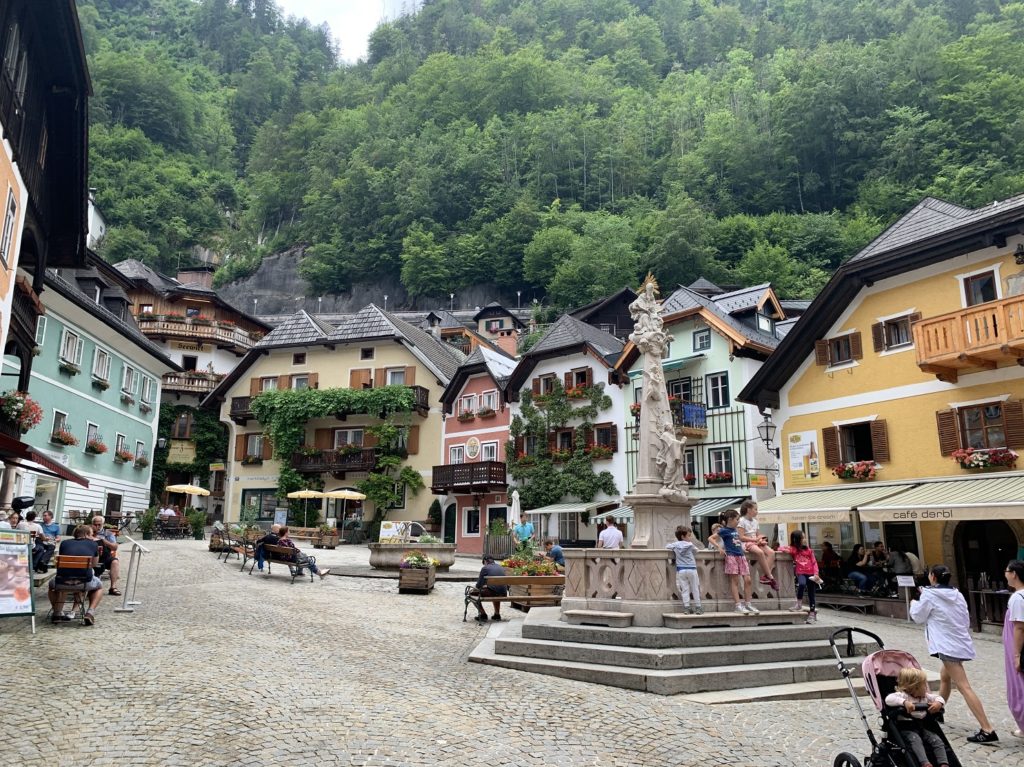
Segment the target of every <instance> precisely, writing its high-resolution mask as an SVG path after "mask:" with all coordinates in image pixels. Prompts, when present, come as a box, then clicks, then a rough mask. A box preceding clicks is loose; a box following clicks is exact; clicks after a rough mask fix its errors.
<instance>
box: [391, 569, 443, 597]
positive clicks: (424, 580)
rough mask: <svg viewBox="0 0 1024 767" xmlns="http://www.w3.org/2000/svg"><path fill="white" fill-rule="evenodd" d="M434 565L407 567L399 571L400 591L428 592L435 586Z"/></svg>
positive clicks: (400, 592)
mask: <svg viewBox="0 0 1024 767" xmlns="http://www.w3.org/2000/svg"><path fill="white" fill-rule="evenodd" d="M434 575H435V572H434V568H433V567H406V568H403V569H401V570H399V571H398V593H399V594H407V593H408V592H410V591H414V592H417V593H421V594H426V593H427V592H429V591H430V590H431V589H433V588H434Z"/></svg>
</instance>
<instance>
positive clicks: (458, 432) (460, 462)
mask: <svg viewBox="0 0 1024 767" xmlns="http://www.w3.org/2000/svg"><path fill="white" fill-rule="evenodd" d="M515 365H516V362H515V360H514V359H512V358H511V357H510V356H508V355H507V354H505V353H504V352H502V351H499V350H497V349H494V348H491V347H489V346H485V345H483V344H481V345H479V346H477V347H476V348H475V349H474V350H473V353H472V354H470V355H469V357H468V358H466V361H465V362H464V363H462V365H460V366H459V369H458V370H457V371H456V373H455V375H454V377H453V378H452V380H451V382H450V383H449V384H448V386H447V388H446V389H445V391H444V394H443V395H442V397H441V401H442V403H443V407H444V413H445V416H446V417H445V422H444V439H443V440H442V447H441V450H442V454H441V463H440V464H439V465H437V466H434V470H433V478H432V481H431V490H432V491H433V492H434V493H435V494H437V495H443V496H444V498H443V499H442V500H441V505H442V509H443V518H444V539H445V540H446V541H451V540H454V541H455V544H456V551H458V552H460V553H465V554H480V553H482V552H483V541H484V532H485V531H486V529H487V527H488V525H490V523H491V522H492V521H493V520H495V519H505V518H506V516H507V514H508V495H507V489H508V479H507V477H506V474H505V443H506V442H507V441H508V438H509V423H510V421H511V418H512V416H511V412H510V410H509V407H508V405H507V403H506V402H505V400H504V398H503V397H502V388H503V386H504V384H505V382H506V381H507V379H508V377H509V376H510V375H511V374H512V370H513V369H514V368H515Z"/></svg>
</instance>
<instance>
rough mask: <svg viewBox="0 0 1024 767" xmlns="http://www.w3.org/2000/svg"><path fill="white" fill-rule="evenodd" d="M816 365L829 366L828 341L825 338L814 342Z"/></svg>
mask: <svg viewBox="0 0 1024 767" xmlns="http://www.w3.org/2000/svg"><path fill="white" fill-rule="evenodd" d="M814 364H815V365H828V341H827V340H825V339H824V338H822V339H821V340H820V341H815V342H814Z"/></svg>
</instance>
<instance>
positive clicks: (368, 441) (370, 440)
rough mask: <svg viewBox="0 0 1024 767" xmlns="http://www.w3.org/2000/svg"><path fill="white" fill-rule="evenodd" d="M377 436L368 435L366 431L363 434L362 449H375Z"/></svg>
mask: <svg viewBox="0 0 1024 767" xmlns="http://www.w3.org/2000/svg"><path fill="white" fill-rule="evenodd" d="M377 444H378V442H377V435H376V434H370V432H368V431H364V432H363V447H377Z"/></svg>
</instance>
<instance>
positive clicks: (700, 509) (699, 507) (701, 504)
mask: <svg viewBox="0 0 1024 767" xmlns="http://www.w3.org/2000/svg"><path fill="white" fill-rule="evenodd" d="M741 503H743V499H742V498H702V499H701V500H700V501H698V502H697V503H695V504H694V505H693V508H691V509H690V519H697V517H717V516H718V515H719V514H720V513H722V512H723V511H725V510H726V509H738V508H739V507H740V504H741Z"/></svg>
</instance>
